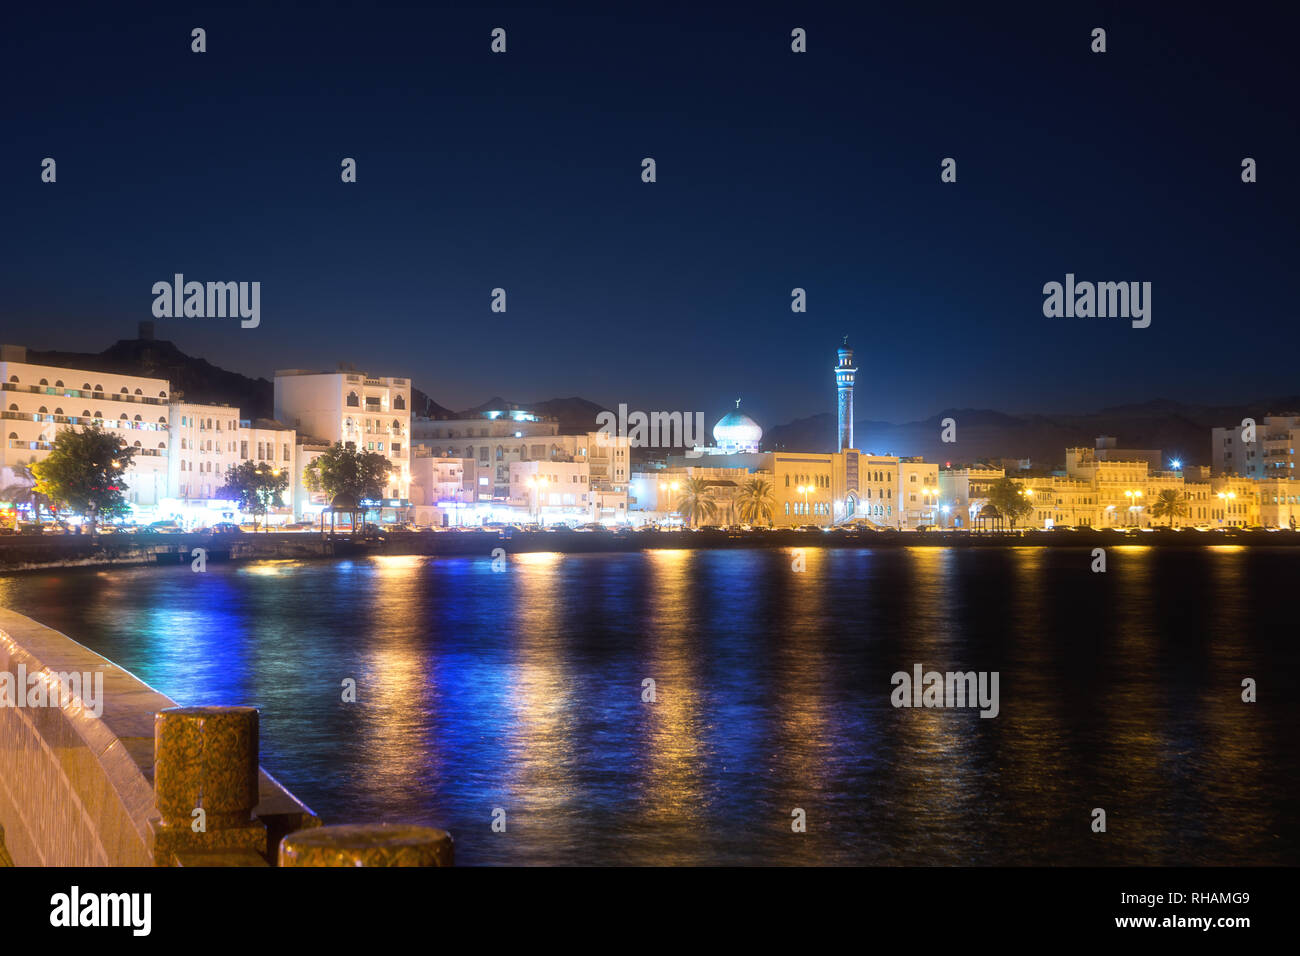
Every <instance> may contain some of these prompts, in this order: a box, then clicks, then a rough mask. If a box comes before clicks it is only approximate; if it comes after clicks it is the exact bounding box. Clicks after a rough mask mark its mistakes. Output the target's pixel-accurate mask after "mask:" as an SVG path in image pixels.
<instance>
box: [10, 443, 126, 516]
mask: <svg viewBox="0 0 1300 956" xmlns="http://www.w3.org/2000/svg"><path fill="white" fill-rule="evenodd" d="M135 452H136V449H135V448H132V447H130V446H129V445H127V443H126V442H125V441H124V440H123V439H121V438H119V437H118V436H117V435H112V434H109V433H108V432H106V431H104V429H103V427H102V426H100V425H98V424H95V425H87V426H85V427H84V428H82V429H81V430H80V431H78V430H77V429H76V428H66V429H63V430H62V431H60V432H59V433H58V435H56V436H55V438H54V448H53V449H52V450H51V451H50V453H49V455H48V456H47V457H46V458H45V460H44V461H38V462H36V463H35V464H33V465H32V466H31V472H32V475H33V476H34V477H35V479H36V484H35V486H34V489H33V490H34V491H35V492H36V493H37V494H39V495H42V496H44V497H45V499H46V500H47V501H49V502H50V503H51V504H53V503H56V502H62V503H63V504H66V505H67V506H68V508H69V509H70V510H72V511H74V512H76V513H78V514H80V515H82V516H84V517H85V518H86V519H87V520H88V521H89V522H90V533H91V534H94V533H95V530H96V527H97V522H98V520H99V517H100V515H111V514H119V513H121V512H125V511H126V510H127V504H126V496H125V495H124V494H123V493H122V492H124V491H125V490H126V484H125V483H124V482H123V480H122V476H123V474H124V473H125V472H126V470H127V469H128V468H129V467H130V465H131V459H132V458H133V457H134V456H135Z"/></svg>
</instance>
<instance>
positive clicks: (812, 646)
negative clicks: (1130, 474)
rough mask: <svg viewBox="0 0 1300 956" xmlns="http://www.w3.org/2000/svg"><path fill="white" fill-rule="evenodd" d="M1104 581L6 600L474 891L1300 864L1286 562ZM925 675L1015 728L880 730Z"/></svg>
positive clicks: (1043, 559) (225, 584) (312, 566)
mask: <svg viewBox="0 0 1300 956" xmlns="http://www.w3.org/2000/svg"><path fill="white" fill-rule="evenodd" d="M1092 561H1093V558H1092V555H1091V553H1090V551H1089V550H1087V549H1082V548H1077V549H1071V548H1059V549H1040V548H1009V549H1005V550H1001V549H999V550H982V551H974V550H945V549H937V548H909V549H890V550H871V549H861V550H845V549H821V548H806V549H801V550H800V551H798V552H796V551H794V550H778V549H774V550H770V551H736V552H729V551H717V552H707V551H706V552H691V551H684V550H662V551H647V552H642V553H636V554H617V555H560V554H529V555H516V556H511V557H510V558H509V560H508V562H507V564H506V566H505V569H504V570H494V568H493V562H492V560H491V558H490V557H488V556H486V555H485V556H481V557H467V558H457V559H442V560H436V561H435V560H431V559H427V558H421V557H384V558H369V559H358V560H354V561H346V562H339V563H327V562H267V563H259V564H254V565H241V566H229V565H226V566H221V565H209V570H208V572H207V573H205V574H193V573H191V572H190V571H189V569H188V568H178V569H166V568H151V569H115V570H110V571H95V572H73V573H66V574H61V575H53V574H29V575H22V576H15V577H9V578H0V602H2V603H3V604H4V605H5V606H7V607H11V608H13V609H15V610H18V611H20V612H22V613H27V614H31V615H32V616H34V617H36V618H38V619H40V620H42V621H43V622H45V623H47V624H49V625H50V626H52V627H56V628H58V629H60V630H63V631H65V632H66V633H68V634H70V635H72V636H74V637H75V638H76V639H78V640H81V641H83V642H84V643H87V644H88V645H90V646H91V647H93V648H94V649H96V650H98V651H100V652H101V653H104V654H106V655H107V656H108V657H110V658H112V659H114V660H116V661H118V662H120V663H122V664H123V665H124V666H126V667H128V668H130V669H132V670H133V671H135V672H136V673H137V674H138V675H139V676H140V677H141V678H142V679H144V680H146V681H147V682H149V683H152V684H153V685H155V686H157V687H158V688H159V689H160V690H163V691H164V692H166V693H168V694H170V695H171V696H173V697H176V698H177V699H179V700H181V701H183V702H186V703H199V702H205V703H207V702H239V703H253V704H256V705H257V706H259V707H260V708H262V714H263V762H264V764H266V766H267V767H268V769H270V770H271V772H272V773H274V774H276V775H277V776H278V777H280V778H281V779H282V780H284V781H285V782H286V784H287V785H288V786H290V788H291V789H293V790H294V791H295V792H297V793H298V794H299V795H301V796H302V797H303V798H304V799H305V800H306V801H307V802H308V803H310V804H312V805H313V806H314V807H315V808H316V809H317V810H318V811H319V812H320V813H322V814H323V815H324V816H325V817H326V818H327V819H329V820H332V821H351V820H371V819H413V820H420V821H425V822H431V823H437V824H439V825H443V826H447V827H448V828H450V829H451V830H452V831H453V832H454V833H455V834H456V837H457V844H458V854H459V858H460V859H461V860H463V861H464V862H467V863H502V862H527V863H542V862H546V863H591V862H602V863H608V862H615V863H674V862H713V863H718V862H748V863H758V862H764V863H904V864H933V863H972V864H995V863H1013V864H1015V863H1057V864H1066V863H1094V864H1117V863H1118V864H1128V863H1149V864H1162V863H1175V862H1183V863H1197V864H1207V863H1220V864H1230V863H1234V862H1241V861H1242V860H1249V861H1250V862H1255V863H1268V862H1278V863H1283V862H1290V861H1291V860H1293V859H1294V858H1295V853H1296V850H1297V849H1298V848H1300V834H1298V830H1297V828H1298V824H1297V822H1296V820H1297V817H1296V815H1295V814H1293V813H1289V812H1287V811H1288V810H1289V809H1290V808H1292V807H1293V806H1294V793H1296V792H1300V787H1298V786H1297V784H1298V783H1300V776H1298V774H1297V766H1296V760H1295V756H1294V746H1293V736H1294V729H1295V727H1296V726H1297V717H1298V716H1300V703H1298V702H1300V693H1297V686H1296V684H1297V678H1296V675H1297V674H1298V673H1300V667H1297V664H1300V652H1298V651H1297V646H1296V642H1294V641H1293V640H1291V639H1290V629H1289V628H1279V627H1278V626H1277V621H1276V620H1275V619H1274V618H1273V617H1272V616H1271V613H1270V608H1271V606H1272V604H1271V602H1275V601H1276V600H1278V596H1279V595H1286V594H1288V593H1289V584H1290V582H1291V581H1293V580H1295V577H1296V574H1297V572H1298V571H1300V556H1295V555H1292V554H1291V553H1289V552H1287V551H1285V550H1281V549H1266V550H1262V551H1261V550H1255V551H1252V550H1249V549H1243V548H1239V547H1224V548H1213V549H1210V548H1207V549H1200V550H1193V549H1180V550H1177V551H1175V550H1162V549H1156V548H1150V547H1125V546H1116V547H1113V548H1110V549H1108V568H1107V570H1106V572H1105V573H1095V572H1093V571H1092V569H1091V565H1092ZM914 664H921V665H922V666H923V668H924V669H926V670H937V671H940V672H946V671H970V670H974V671H977V672H981V671H982V672H988V671H998V672H999V673H1000V675H1001V680H1000V701H999V704H1000V714H999V716H998V717H997V718H996V719H983V718H980V717H979V714H978V711H977V710H975V709H967V710H948V709H926V708H900V709H895V708H893V707H892V706H891V705H890V700H889V698H890V692H891V690H892V685H891V683H890V676H891V675H892V674H893V673H894V672H895V671H899V670H902V671H909V672H910V670H911V668H912V666H913V665H914ZM1244 677H1254V678H1256V679H1257V680H1259V681H1260V683H1261V687H1262V688H1263V689H1262V691H1261V701H1260V703H1259V704H1254V705H1252V704H1244V703H1243V702H1242V701H1241V680H1242V679H1243V678H1244ZM349 678H350V679H355V681H356V687H357V699H356V702H355V703H347V702H345V701H344V700H343V687H342V682H343V681H344V680H345V679H349ZM647 679H651V680H653V681H654V699H653V701H651V700H648V699H643V698H644V697H646V696H648V694H647V690H648V688H647V687H646V686H645V685H644V681H646V680H647ZM498 807H499V808H501V809H503V810H504V811H505V813H506V830H505V832H500V833H496V832H493V830H492V826H491V824H492V811H493V809H494V808H498ZM1094 807H1103V808H1105V809H1106V811H1107V816H1108V832H1107V834H1106V835H1105V837H1104V839H1103V838H1100V837H1099V836H1097V835H1094V834H1093V833H1092V832H1091V830H1090V828H1089V824H1090V823H1091V810H1092V808H1094ZM796 808H799V809H802V810H803V811H805V812H806V814H807V820H808V831H807V832H806V833H802V834H799V833H795V832H794V831H793V830H792V829H791V825H790V824H791V811H792V810H794V809H796Z"/></svg>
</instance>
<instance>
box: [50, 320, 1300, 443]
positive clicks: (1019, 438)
mask: <svg viewBox="0 0 1300 956" xmlns="http://www.w3.org/2000/svg"><path fill="white" fill-rule="evenodd" d="M27 359H28V361H29V362H32V363H35V364H38V365H53V366H57V367H62V368H83V369H89V370H98V371H104V372H117V373H119V374H123V375H144V376H152V377H156V378H165V379H167V380H168V381H169V382H170V383H171V386H172V392H173V394H174V395H176V396H178V397H180V398H183V400H185V401H189V402H197V403H201V404H211V405H231V406H236V407H238V408H239V409H240V410H241V414H242V417H244V418H270V417H271V416H272V413H273V405H274V391H275V388H274V385H273V383H271V382H270V381H268V380H267V379H264V378H250V377H248V376H246V375H241V374H239V373H238V372H231V371H227V370H226V369H222V368H218V367H217V366H215V365H213V364H211V363H210V362H207V361H205V360H204V359H201V358H195V357H193V356H190V355H186V354H185V353H184V352H182V351H181V350H180V349H178V348H177V347H176V346H175V345H174V344H173V343H171V342H168V341H163V340H156V339H152V338H137V339H122V340H120V341H118V342H115V343H114V344H113V345H111V346H109V347H108V348H107V349H105V350H104V351H102V352H65V351H56V350H49V351H41V350H36V349H31V350H28V353H27ZM411 407H412V414H414V415H419V416H423V417H427V418H443V419H448V418H472V417H475V416H477V415H478V414H481V413H482V412H485V411H493V410H498V409H500V410H502V411H505V410H509V409H511V408H526V409H528V410H529V411H531V412H534V413H536V414H539V415H542V416H543V417H547V418H553V419H555V420H556V421H558V422H559V423H560V426H561V429H562V430H564V431H592V430H595V428H596V416H597V415H598V414H599V413H600V412H602V411H605V410H606V409H605V407H604V406H602V405H600V404H598V403H596V402H592V401H588V400H587V399H585V398H579V397H576V396H574V397H571V398H554V399H549V400H547V401H542V402H533V403H512V402H508V401H506V400H505V399H503V398H500V397H493V398H491V399H489V400H488V401H486V402H484V403H482V404H481V405H478V406H476V407H474V408H466V409H460V410H452V409H449V408H446V407H444V406H442V405H440V404H438V403H437V402H436V401H434V400H433V399H432V398H430V397H429V396H428V394H426V393H425V392H423V391H422V390H420V389H419V388H416V387H414V386H412V388H411ZM1296 409H1300V395H1291V396H1283V397H1277V398H1271V399H1264V400H1259V401H1254V402H1248V403H1243V404H1240V405H1196V404H1189V403H1184V402H1175V401H1169V400H1166V399H1157V400H1154V401H1150V402H1143V403H1140V404H1133V405H1116V406H1112V407H1109V408H1103V409H1101V410H1100V411H1096V412H1090V413H1088V414H1071V415H1067V414H1060V415H1053V414H1034V415H1009V414H1006V413H1003V412H997V411H992V410H989V409H975V408H964V409H948V410H946V411H942V412H939V413H938V414H936V415H932V416H931V417H929V418H926V419H922V420H919V421H914V422H908V423H906V424H902V425H897V424H893V423H891V422H877V421H865V422H858V423H856V426H855V429H854V437H855V439H856V442H855V443H856V444H857V446H858V447H859V448H862V449H863V450H866V451H871V452H874V453H876V454H884V455H919V456H922V457H924V458H925V459H926V460H928V461H937V462H940V463H947V462H953V463H969V462H976V461H982V460H985V461H986V460H993V459H998V458H1015V459H1025V458H1028V459H1030V461H1031V463H1032V465H1033V466H1034V467H1044V468H1050V467H1058V468H1059V467H1061V465H1062V464H1063V462H1064V458H1065V455H1064V451H1065V449H1066V448H1068V447H1079V446H1092V445H1093V443H1094V441H1095V440H1096V438H1097V437H1098V436H1101V435H1112V436H1115V438H1117V439H1118V444H1119V446H1120V447H1122V448H1158V449H1160V450H1162V451H1163V452H1164V453H1165V456H1166V457H1167V458H1180V459H1181V460H1182V461H1183V462H1184V463H1185V464H1188V465H1190V464H1209V463H1210V429H1211V428H1213V427H1215V426H1226V425H1232V424H1235V423H1239V422H1240V421H1241V420H1242V419H1243V418H1248V417H1249V418H1254V419H1255V420H1257V421H1259V420H1261V419H1262V418H1263V417H1264V416H1265V415H1267V414H1282V413H1286V412H1288V411H1291V412H1294V410H1296ZM946 419H952V421H953V423H954V425H955V438H956V441H955V442H951V443H948V442H944V441H942V440H941V434H942V431H943V429H944V424H945V420H946ZM836 442H837V432H836V422H835V416H834V415H833V414H831V413H830V412H825V413H822V414H819V415H813V416H810V417H808V418H799V419H795V420H794V421H791V422H788V423H786V424H783V425H776V426H772V427H770V428H766V429H764V441H763V447H764V449H765V450H771V451H783V450H785V451H803V452H817V453H826V452H830V451H834V450H835V444H836ZM647 451H648V450H647ZM659 451H662V450H659ZM637 457H640V455H638V456H637Z"/></svg>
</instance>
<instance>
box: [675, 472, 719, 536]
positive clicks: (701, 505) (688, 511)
mask: <svg viewBox="0 0 1300 956" xmlns="http://www.w3.org/2000/svg"><path fill="white" fill-rule="evenodd" d="M677 510H678V511H679V512H681V515H682V517H683V518H685V519H686V521H687V523H688V524H689V525H691V527H695V526H697V525H698V523H699V522H701V521H711V520H712V519H713V518H714V517H716V516H717V513H718V503H717V502H716V501H714V500H713V496H712V495H711V494H709V485H708V482H706V481H705V480H704V479H703V478H687V479H686V483H685V484H684V485H683V486H682V494H681V497H680V498H678V499H677Z"/></svg>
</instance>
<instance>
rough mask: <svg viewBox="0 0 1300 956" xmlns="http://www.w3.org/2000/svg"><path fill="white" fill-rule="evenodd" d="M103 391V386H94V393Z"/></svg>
mask: <svg viewBox="0 0 1300 956" xmlns="http://www.w3.org/2000/svg"><path fill="white" fill-rule="evenodd" d="M103 390H104V386H103V385H96V386H95V391H97V392H102V391H103Z"/></svg>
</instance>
